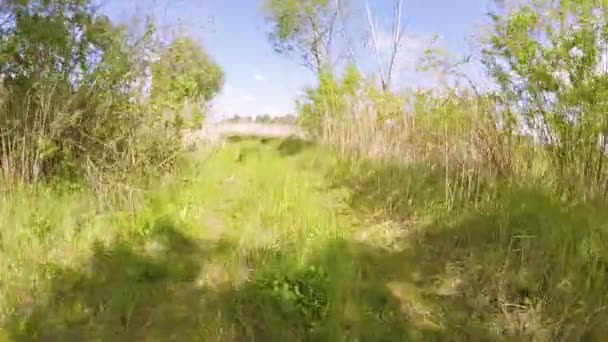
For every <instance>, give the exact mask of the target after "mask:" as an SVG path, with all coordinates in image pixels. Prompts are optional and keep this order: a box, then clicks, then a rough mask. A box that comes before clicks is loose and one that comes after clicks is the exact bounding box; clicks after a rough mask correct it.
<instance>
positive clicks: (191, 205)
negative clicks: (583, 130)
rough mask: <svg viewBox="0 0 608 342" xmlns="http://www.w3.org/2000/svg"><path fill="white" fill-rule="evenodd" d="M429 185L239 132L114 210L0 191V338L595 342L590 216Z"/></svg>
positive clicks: (595, 235) (598, 315) (41, 193)
mask: <svg viewBox="0 0 608 342" xmlns="http://www.w3.org/2000/svg"><path fill="white" fill-rule="evenodd" d="M287 145H288V147H289V148H287V147H286V146H287ZM287 150H289V151H288V153H287V152H286V151H287ZM444 177H445V175H442V174H441V173H439V172H436V171H433V170H429V169H425V168H424V167H423V166H413V165H411V166H410V167H403V166H394V165H390V164H387V163H373V162H356V163H352V162H342V161H339V160H338V159H335V158H334V157H332V155H331V154H329V153H328V152H326V151H325V150H324V149H323V148H321V147H315V146H312V145H310V144H304V143H302V144H300V143H294V141H293V140H290V141H287V142H285V141H275V140H256V139H245V140H240V141H236V142H232V143H228V144H226V145H225V146H224V147H223V148H220V149H216V150H210V151H197V152H192V153H190V154H189V155H187V156H185V157H184V160H183V161H182V162H181V164H180V166H179V168H178V170H177V171H176V172H174V173H173V174H170V175H166V176H164V177H162V178H160V179H158V180H155V181H154V182H152V184H151V185H150V186H148V188H147V189H146V190H145V191H141V192H137V193H136V194H134V195H133V196H132V198H131V201H126V200H124V198H130V197H128V196H126V197H125V196H122V195H121V196H117V197H120V198H123V200H121V201H120V204H117V203H114V204H113V205H108V202H107V201H101V199H100V198H99V197H96V196H93V195H92V194H91V193H89V192H88V191H87V190H77V189H67V190H66V188H65V187H52V188H51V187H39V188H38V189H35V190H34V189H30V190H25V189H24V190H21V191H18V192H11V193H6V194H4V195H3V199H2V207H1V208H0V219H1V222H2V229H1V230H0V232H1V235H0V236H1V246H2V248H1V250H0V290H1V291H2V294H3V295H2V296H0V318H1V322H2V325H1V326H2V328H1V329H0V332H1V334H0V337H1V338H2V339H6V340H17V341H31V340H43V341H47V340H61V341H64V340H153V341H154V340H158V341H161V340H162V341H164V340H171V339H174V340H205V341H207V340H210V341H214V340H215V341H240V340H264V341H266V340H268V341H274V340H287V341H302V340H323V341H341V340H348V341H352V340H359V341H382V340H386V341H407V340H412V341H428V340H445V341H454V340H457V341H458V340H475V341H483V340H488V341H490V340H497V339H509V338H512V339H515V340H518V339H533V340H539V341H545V340H550V339H551V338H553V337H555V336H563V337H564V338H565V339H570V338H578V337H580V336H583V337H589V338H590V339H591V340H593V339H594V338H595V337H596V336H599V335H597V334H601V333H602V332H603V331H606V330H605V329H606V328H605V326H604V325H603V324H605V323H602V322H605V321H606V320H604V319H603V318H605V317H606V315H605V313H604V312H603V311H602V305H603V304H602V303H603V301H604V297H605V295H606V289H605V286H606V285H605V281H604V280H605V279H606V277H605V275H606V268H605V261H604V255H605V252H604V251H603V245H602V241H604V239H605V232H604V228H603V227H604V225H605V222H607V220H606V217H605V215H604V214H602V213H601V212H600V211H599V210H598V209H594V208H592V207H589V206H586V205H583V204H572V203H568V204H566V203H565V202H563V201H562V200H561V199H557V198H554V197H552V196H550V195H549V194H548V193H546V192H545V190H543V189H541V188H526V187H513V186H510V187H507V186H506V185H505V186H503V185H500V184H496V185H483V187H482V188H483V193H482V194H481V195H479V196H477V197H470V196H468V197H466V198H465V197H462V198H460V197H455V198H454V199H453V200H451V201H450V202H446V201H445V198H446V196H445V191H446V188H445V182H444ZM117 192H118V191H117Z"/></svg>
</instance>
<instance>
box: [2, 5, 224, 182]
mask: <svg viewBox="0 0 608 342" xmlns="http://www.w3.org/2000/svg"><path fill="white" fill-rule="evenodd" d="M0 15H1V16H2V18H3V19H2V26H1V27H0V33H1V34H2V40H1V42H0V55H1V56H2V60H0V64H1V65H2V69H1V70H0V79H1V81H2V84H1V85H0V137H1V151H0V152H1V153H0V159H1V161H2V176H3V177H2V178H3V180H2V181H3V183H4V184H9V183H12V182H14V181H15V180H23V181H28V182H29V181H32V182H37V181H39V180H44V179H47V178H48V177H50V176H62V177H80V176H83V175H88V176H90V178H91V179H98V178H100V177H102V176H107V175H109V174H113V175H114V176H119V177H120V178H122V177H123V176H124V175H126V174H129V173H132V172H133V171H145V170H152V169H158V168H162V167H165V166H168V165H170V164H171V163H172V161H173V160H174V159H175V157H176V156H177V153H178V152H179V150H180V144H181V138H180V134H181V129H182V128H183V124H182V122H183V121H184V120H181V121H177V120H175V115H173V116H169V115H166V112H164V111H163V108H158V107H153V106H150V105H149V104H148V102H149V101H148V99H147V98H146V97H145V96H144V95H143V94H145V92H144V90H145V88H146V87H147V86H149V82H150V78H149V77H147V75H148V71H149V70H150V68H151V69H153V79H154V81H152V89H153V91H152V95H153V98H154V99H157V98H158V97H159V96H157V95H156V93H157V92H159V91H161V90H162V91H163V92H165V95H169V98H167V99H166V100H167V101H170V102H171V103H181V102H183V101H184V100H185V99H186V98H190V97H192V98H197V97H200V96H202V97H203V99H205V100H208V99H210V98H211V97H212V96H213V95H214V94H215V93H217V91H218V89H219V87H220V86H221V80H222V74H221V71H220V70H219V68H218V67H217V66H216V65H215V64H214V63H213V62H211V61H210V60H209V58H208V57H206V56H205V54H204V52H202V50H201V48H200V47H198V46H197V45H196V44H194V43H192V42H190V41H188V40H184V39H181V40H180V39H178V40H176V42H175V43H174V44H173V45H172V46H170V47H168V48H166V49H165V48H163V47H162V46H160V45H158V44H156V43H155V34H154V25H153V23H149V24H148V25H147V26H146V27H145V30H144V32H141V33H139V34H134V33H132V32H131V31H130V30H129V29H128V28H127V27H123V26H117V25H115V24H113V23H112V22H110V20H109V19H108V18H107V17H106V16H104V15H102V14H99V13H98V12H97V8H96V7H95V6H94V4H92V3H91V2H90V1H88V0H82V1H76V2H74V1H35V0H32V1H8V2H3V3H2V4H1V5H0ZM187 42H189V43H188V44H186V43H187ZM182 46H184V48H182ZM182 50H187V51H182ZM180 54H188V55H187V56H184V57H180ZM155 56H158V57H155ZM155 58H156V59H157V61H156V62H154V63H152V61H153V60H155ZM180 58H181V59H180ZM168 63H170V64H171V68H167V67H164V66H165V65H166V64H168ZM201 63H202V64H204V65H207V66H209V68H208V69H204V68H201ZM177 69H179V70H177ZM184 73H188V75H189V76H190V77H193V78H195V80H190V79H185V78H184V77H182V76H180V75H182V74H184ZM167 75H171V77H173V78H175V79H172V80H170V81H169V80H166V79H165V78H163V77H168V76H167ZM159 83H160V84H162V86H161V85H159ZM163 87H164V88H163ZM167 87H169V88H170V89H166V88H167ZM161 88H162V89H161ZM165 102H166V101H165ZM180 116H181V113H180ZM169 123H172V124H169Z"/></svg>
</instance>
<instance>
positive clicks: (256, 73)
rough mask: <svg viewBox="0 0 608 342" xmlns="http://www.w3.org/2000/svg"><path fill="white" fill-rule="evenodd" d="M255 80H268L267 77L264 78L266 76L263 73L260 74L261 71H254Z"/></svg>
mask: <svg viewBox="0 0 608 342" xmlns="http://www.w3.org/2000/svg"><path fill="white" fill-rule="evenodd" d="M253 79H254V80H256V81H258V82H263V81H265V80H266V77H264V75H262V73H260V72H259V71H254V72H253Z"/></svg>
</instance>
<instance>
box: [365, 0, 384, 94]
mask: <svg viewBox="0 0 608 342" xmlns="http://www.w3.org/2000/svg"><path fill="white" fill-rule="evenodd" d="M365 11H366V12H367V23H368V25H369V30H370V35H371V38H372V44H373V47H374V52H375V53H376V63H377V64H378V71H379V72H380V81H381V82H382V88H385V86H386V79H385V78H384V67H383V66H382V58H381V57H380V48H379V47H378V39H377V37H376V26H375V24H374V21H373V19H372V11H371V9H370V7H369V1H367V0H366V1H365Z"/></svg>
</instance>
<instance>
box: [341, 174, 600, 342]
mask: <svg viewBox="0 0 608 342" xmlns="http://www.w3.org/2000/svg"><path fill="white" fill-rule="evenodd" d="M332 177H333V178H334V180H335V183H336V184H335V185H336V186H339V187H346V188H347V189H349V191H350V193H351V196H350V201H349V204H350V205H351V207H352V208H353V209H354V210H356V211H358V212H359V213H361V214H362V215H363V216H364V217H366V218H367V219H368V221H367V222H370V221H377V222H393V223H394V226H395V229H397V230H402V233H403V234H398V236H401V238H400V241H399V243H400V245H402V246H404V247H403V250H404V252H403V255H402V256H403V259H402V260H403V263H404V264H407V265H409V266H410V267H412V268H411V270H410V271H411V272H412V274H418V275H419V277H418V278H416V279H415V280H414V282H413V284H414V285H415V286H416V287H417V288H418V290H419V291H420V293H422V298H423V301H424V302H425V303H426V305H427V308H429V311H428V313H429V316H430V317H435V318H437V319H438V322H439V323H440V325H441V326H443V332H444V333H445V335H444V336H454V339H453V340H461V339H469V340H475V341H479V340H493V339H494V340H495V339H501V340H535V341H550V340H559V341H596V340H601V339H602V338H603V336H605V335H606V334H607V333H608V323H606V322H608V312H607V310H605V305H606V303H607V302H608V282H606V280H608V253H607V252H606V249H605V246H606V244H605V242H606V241H608V233H607V231H606V229H605V227H606V223H607V222H608V217H607V216H606V214H605V211H602V210H601V208H600V209H598V208H593V207H591V206H587V205H583V204H580V203H573V202H564V201H562V200H561V199H560V198H558V197H556V196H554V195H553V194H551V193H550V192H548V191H546V190H545V189H542V188H537V187H522V186H507V185H500V184H499V185H495V186H494V188H493V189H491V188H490V187H489V185H484V189H483V191H480V192H479V194H478V195H477V194H476V195H475V196H477V198H476V197H475V196H467V197H466V198H465V197H458V198H457V203H452V206H451V207H450V209H448V206H446V205H445V203H446V198H449V196H446V192H445V186H444V185H445V178H444V177H443V175H441V174H440V173H438V172H436V171H434V170H431V169H428V168H424V167H418V166H416V167H400V166H396V165H373V164H366V165H364V166H363V167H359V168H354V167H352V166H348V167H344V168H341V169H340V170H338V171H337V172H336V171H335V170H334V173H333V174H332ZM484 196H486V198H485V199H483V197H484ZM421 218H424V219H421ZM408 220H409V222H408ZM456 336H458V337H460V338H456Z"/></svg>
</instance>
